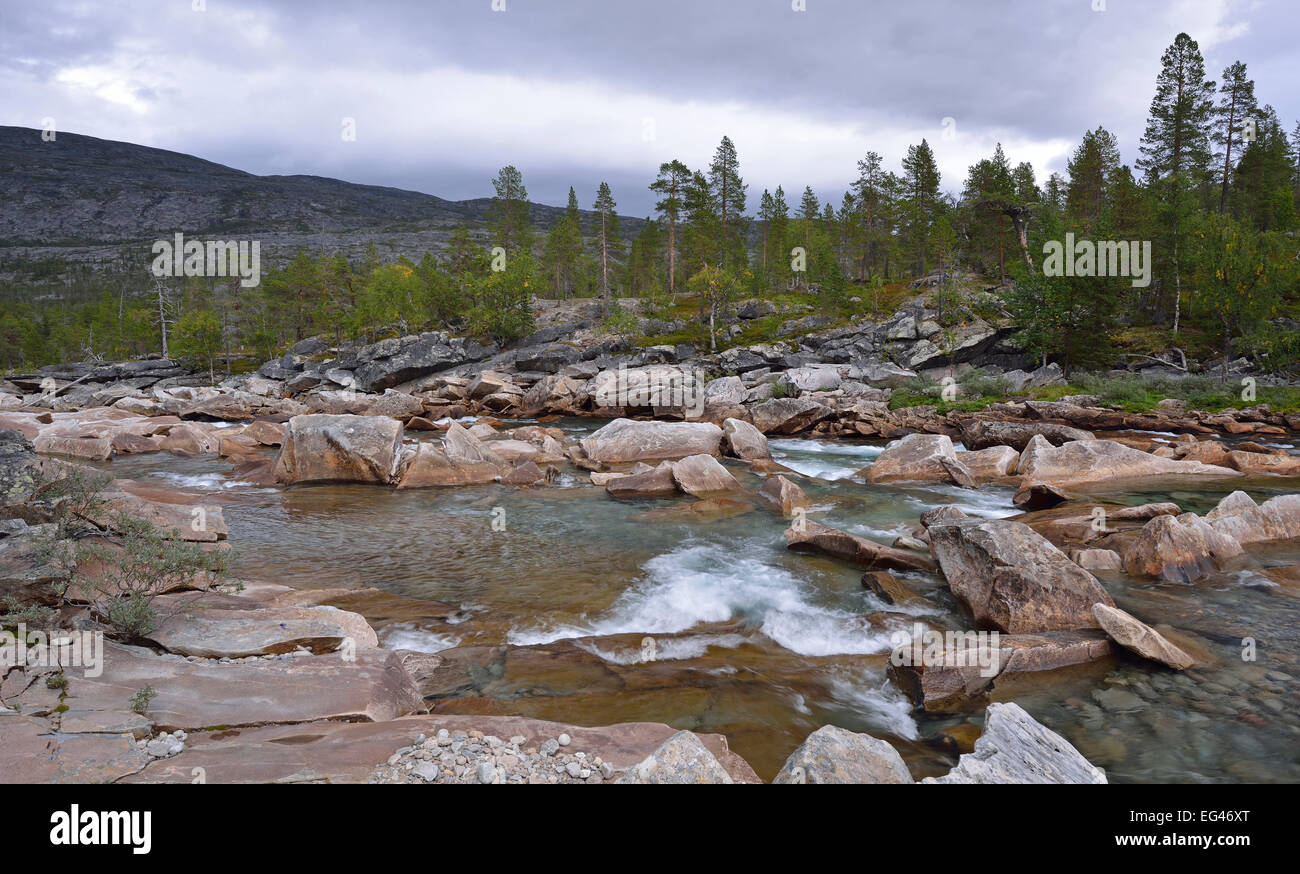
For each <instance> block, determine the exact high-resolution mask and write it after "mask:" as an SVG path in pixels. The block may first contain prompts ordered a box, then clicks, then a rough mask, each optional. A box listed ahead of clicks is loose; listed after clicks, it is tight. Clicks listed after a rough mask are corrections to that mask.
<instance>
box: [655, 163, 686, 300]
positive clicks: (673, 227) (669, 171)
mask: <svg viewBox="0 0 1300 874" xmlns="http://www.w3.org/2000/svg"><path fill="white" fill-rule="evenodd" d="M690 181H691V171H690V168H689V167H687V166H686V165H685V164H683V163H682V162H681V161H678V160H676V159H674V160H672V161H666V162H664V163H663V164H660V165H659V177H658V178H657V179H655V181H654V182H651V183H650V190H651V191H653V192H655V193H656V194H661V195H663V197H662V198H661V199H660V200H659V201H658V202H656V203H655V209H656V210H658V212H659V214H660V215H661V216H663V219H664V221H665V222H667V224H668V293H669V294H673V293H675V292H676V291H677V224H678V222H680V221H681V217H682V209H683V208H684V206H685V197H686V187H687V185H689V184H690Z"/></svg>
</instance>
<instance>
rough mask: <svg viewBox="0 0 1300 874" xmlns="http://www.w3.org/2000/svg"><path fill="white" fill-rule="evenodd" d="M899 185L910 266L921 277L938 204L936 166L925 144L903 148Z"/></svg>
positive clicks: (926, 261)
mask: <svg viewBox="0 0 1300 874" xmlns="http://www.w3.org/2000/svg"><path fill="white" fill-rule="evenodd" d="M903 182H904V186H905V189H906V195H905V196H906V200H907V236H908V243H909V246H910V248H911V253H912V257H913V259H914V261H913V263H914V264H915V265H916V266H917V268H918V269H919V271H920V272H921V273H925V272H926V270H927V268H928V265H929V258H928V256H929V249H930V232H931V226H932V225H933V223H934V220H935V218H937V217H938V215H939V212H940V209H941V208H942V203H941V201H940V197H939V182H940V174H939V165H938V164H937V163H936V162H935V160H934V152H933V151H932V150H931V149H930V144H929V143H928V142H927V141H926V140H924V139H923V140H921V142H920V144H919V145H916V146H908V147H907V157H906V158H904V159H903Z"/></svg>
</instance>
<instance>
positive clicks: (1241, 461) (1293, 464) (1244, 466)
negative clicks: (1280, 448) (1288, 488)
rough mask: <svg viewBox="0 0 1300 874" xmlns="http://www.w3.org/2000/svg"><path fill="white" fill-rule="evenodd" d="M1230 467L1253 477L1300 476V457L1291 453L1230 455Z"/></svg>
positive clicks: (1232, 453) (1243, 453) (1236, 453)
mask: <svg viewBox="0 0 1300 874" xmlns="http://www.w3.org/2000/svg"><path fill="white" fill-rule="evenodd" d="M1227 463H1228V466H1230V467H1231V468H1233V469H1234V470H1239V471H1241V472H1242V473H1248V474H1251V475H1258V474H1271V475H1274V476H1300V455H1292V454H1290V453H1289V452H1240V451H1236V450H1234V451H1232V452H1229V453H1228V461H1227Z"/></svg>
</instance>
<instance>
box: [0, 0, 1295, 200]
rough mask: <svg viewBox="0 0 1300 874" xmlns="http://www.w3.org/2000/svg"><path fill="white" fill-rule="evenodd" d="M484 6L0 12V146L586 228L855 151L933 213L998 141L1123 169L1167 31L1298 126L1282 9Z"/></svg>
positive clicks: (429, 2) (1089, 0)
mask: <svg viewBox="0 0 1300 874" xmlns="http://www.w3.org/2000/svg"><path fill="white" fill-rule="evenodd" d="M495 5H497V6H501V5H504V6H505V10H504V11H493V6H494V4H493V2H492V0H388V2H385V0H369V2H364V3H362V2H358V3H343V2H334V0H284V2H251V0H153V2H150V0H114V2H99V0H0V95H3V96H0V124H11V125H22V126H27V127H41V126H42V125H43V123H44V120H45V119H53V120H54V123H55V125H56V127H57V129H58V130H61V131H70V132H74V133H83V134H90V135H92V136H97V137H102V138H106V139H116V140H127V141H129V142H134V143H141V144H145V145H150V146H157V147H160V148H166V149H173V150H175V151H180V152H186V153H190V154H194V155H197V156H199V157H202V158H206V159H208V160H212V161H216V162H218V163H222V164H228V165H230V166H233V167H237V168H239V169H242V170H247V171H250V172H253V173H310V174H319V175H325V176H334V177H338V178H341V179H346V180H348V181H352V182H362V183H369V184H378V185H393V186H397V187H401V188H410V189H414V190H417V191H424V192H427V193H430V194H436V195H439V196H441V197H447V198H451V199H461V198H468V197H481V196H487V195H489V194H491V186H490V179H491V177H492V176H493V175H494V173H495V171H496V169H497V168H498V167H500V166H502V165H504V164H515V165H516V166H518V167H519V168H520V170H521V171H522V172H523V174H524V182H525V184H526V185H527V188H528V193H529V196H530V198H531V199H533V200H536V201H541V202H544V203H552V204H563V202H564V200H565V197H566V195H567V191H568V187H569V186H570V185H574V186H575V187H576V188H577V190H578V196H579V200H580V201H581V203H582V206H583V207H589V206H590V205H591V201H592V199H593V198H594V196H595V189H596V186H597V185H598V183H599V182H600V181H601V180H602V179H603V180H607V181H609V183H610V184H611V186H613V190H614V196H615V198H616V199H617V200H618V202H619V211H620V212H621V213H623V214H629V215H638V216H640V215H645V214H647V213H648V212H649V211H650V209H651V204H652V196H651V194H650V192H648V191H647V190H646V185H647V184H648V183H649V182H650V181H651V179H652V178H653V177H654V175H655V172H656V170H657V168H658V165H659V164H660V163H661V162H662V161H665V160H669V159H671V158H680V159H681V160H683V161H685V162H686V163H687V164H689V165H690V166H692V167H702V166H704V165H705V164H707V162H708V160H709V158H710V157H711V155H712V153H713V150H714V148H715V147H716V146H717V143H718V141H719V140H720V139H721V137H722V135H723V134H727V135H729V136H730V137H731V138H732V140H733V141H734V142H735V144H736V148H737V150H738V152H739V155H740V161H741V173H742V175H743V176H744V178H745V181H746V182H747V183H749V186H750V188H749V209H750V211H751V212H752V211H753V209H754V208H755V207H756V206H757V201H758V194H759V193H760V192H761V191H762V189H763V188H775V187H776V186H777V185H778V184H779V185H783V186H784V187H785V190H786V192H787V196H788V198H789V199H790V200H792V201H797V200H798V192H799V191H802V189H803V186H804V185H812V186H813V188H814V189H815V190H816V191H817V193H818V194H819V195H821V196H822V197H823V198H826V197H831V198H833V200H834V201H835V202H836V203H837V204H838V201H839V198H840V196H841V194H842V193H843V191H844V189H845V186H846V185H847V183H848V182H849V181H850V180H851V179H852V178H853V177H854V176H855V175H856V171H855V165H856V162H857V160H858V159H859V158H860V157H861V156H862V155H863V154H864V153H865V152H866V151H867V150H875V151H877V152H880V153H881V154H882V155H883V156H884V157H885V162H886V165H887V166H888V167H890V168H892V169H895V170H899V169H900V161H901V159H902V156H903V154H904V153H905V151H906V148H907V145H908V144H909V143H915V142H919V141H920V140H921V138H922V137H925V138H927V139H928V140H929V142H930V144H931V145H932V146H933V147H934V149H935V152H936V154H937V156H938V159H939V163H940V169H941V170H942V172H943V176H944V178H943V185H944V188H946V189H948V190H953V191H955V190H957V189H959V188H960V186H961V183H962V180H963V179H964V177H965V172H966V168H967V167H968V166H969V165H970V164H971V163H973V162H974V161H975V160H977V159H978V158H980V157H984V156H986V155H988V154H990V153H991V152H992V149H993V146H994V143H996V142H998V141H1001V142H1002V143H1003V144H1004V148H1005V149H1006V152H1007V155H1008V157H1009V158H1010V159H1011V160H1012V162H1018V161H1022V160H1027V161H1030V162H1032V163H1033V165H1034V168H1035V169H1036V170H1037V171H1038V174H1039V179H1040V181H1042V180H1043V179H1044V178H1046V174H1047V172H1048V171H1051V170H1057V171H1063V170H1064V167H1065V162H1066V159H1067V157H1068V154H1069V151H1070V150H1071V149H1072V148H1073V146H1074V144H1075V143H1077V141H1078V138H1079V136H1080V135H1081V134H1082V133H1083V131H1084V130H1086V129H1089V128H1093V127H1096V126H1097V125H1099V124H1101V125H1105V126H1106V127H1108V128H1109V129H1111V130H1112V131H1114V132H1115V133H1116V134H1117V135H1118V136H1119V139H1120V145H1121V149H1122V151H1123V154H1124V159H1125V160H1126V161H1128V162H1130V163H1131V162H1132V161H1133V160H1134V159H1135V158H1136V157H1137V147H1138V138H1139V137H1140V136H1141V133H1142V129H1143V125H1144V123H1145V118H1146V112H1147V108H1148V106H1149V104H1150V101H1151V97H1152V95H1153V93H1154V89H1155V77H1156V73H1157V71H1158V70H1159V66H1160V55H1161V53H1162V52H1163V51H1164V49H1165V48H1166V47H1167V46H1168V45H1169V43H1170V42H1172V40H1173V38H1174V36H1175V35H1176V34H1177V33H1178V32H1179V31H1187V32H1188V33H1189V34H1191V36H1192V38H1193V39H1196V40H1197V41H1198V42H1199V43H1200V46H1201V51H1202V53H1203V54H1204V55H1205V58H1206V68H1207V74H1208V75H1209V77H1210V78H1212V79H1216V80H1217V79H1218V78H1219V77H1220V74H1221V72H1222V70H1223V68H1224V67H1225V66H1226V65H1227V64H1229V63H1231V62H1232V61H1234V60H1238V59H1240V60H1243V61H1245V62H1246V64H1247V65H1248V68H1249V72H1250V74H1251V76H1252V77H1253V78H1254V79H1255V80H1256V94H1257V96H1258V98H1259V100H1260V102H1261V103H1272V104H1273V105H1274V107H1275V108H1276V109H1277V110H1278V112H1279V114H1280V115H1281V117H1282V120H1283V123H1284V124H1285V125H1286V127H1287V128H1288V129H1290V128H1291V127H1292V126H1293V125H1294V124H1295V121H1296V119H1297V117H1298V116H1300V88H1298V87H1297V83H1300V61H1298V59H1297V54H1298V53H1297V50H1296V48H1295V38H1296V32H1297V24H1300V4H1298V3H1297V0H1104V2H1103V0H906V2H868V0H804V3H803V5H806V7H807V8H806V11H795V10H794V9H792V2H791V0H617V2H615V0H497V2H496V4H495ZM794 5H798V4H797V2H796V4H794ZM1094 6H1104V7H1105V8H1104V11H1095V10H1094V8H1093V7H1094ZM195 7H205V8H203V9H201V10H196V9H195ZM356 10H361V11H356ZM345 118H351V119H355V130H356V139H355V140H354V141H345V140H344V139H343V137H342V131H343V126H344V121H343V120H344V119H345ZM945 120H946V123H945Z"/></svg>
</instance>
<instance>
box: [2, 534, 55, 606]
mask: <svg viewBox="0 0 1300 874" xmlns="http://www.w3.org/2000/svg"><path fill="white" fill-rule="evenodd" d="M15 527H17V526H15ZM53 536H54V525H53V524H44V525H35V526H32V527H30V528H28V527H23V528H20V529H18V531H17V532H16V533H13V534H10V535H9V536H7V537H2V538H0V604H3V603H4V602H6V601H8V600H9V599H13V601H15V602H16V603H18V604H57V603H58V602H59V598H58V596H57V595H56V594H55V592H56V591H57V588H58V587H59V586H61V585H64V584H66V582H67V577H68V573H67V571H66V570H65V569H64V568H62V567H60V566H59V564H58V562H57V561H55V560H54V558H53V557H52V556H50V555H49V553H48V550H49V541H50V540H51V539H52V538H53Z"/></svg>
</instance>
